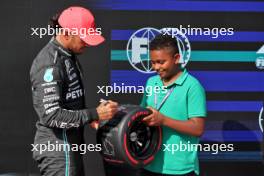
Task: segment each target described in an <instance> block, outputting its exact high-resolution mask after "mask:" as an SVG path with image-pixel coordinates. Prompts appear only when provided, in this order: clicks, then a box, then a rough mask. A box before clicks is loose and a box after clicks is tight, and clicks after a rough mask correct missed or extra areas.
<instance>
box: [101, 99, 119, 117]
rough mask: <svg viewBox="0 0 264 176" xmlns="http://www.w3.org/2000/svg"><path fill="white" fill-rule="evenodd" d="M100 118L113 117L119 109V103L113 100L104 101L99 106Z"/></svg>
mask: <svg viewBox="0 0 264 176" xmlns="http://www.w3.org/2000/svg"><path fill="white" fill-rule="evenodd" d="M96 110H97V113H98V116H99V120H108V119H111V118H112V117H113V116H114V115H115V113H116V112H117V111H118V103H116V102H113V101H111V100H108V101H105V102H102V103H101V104H100V105H99V106H98V107H97V108H96Z"/></svg>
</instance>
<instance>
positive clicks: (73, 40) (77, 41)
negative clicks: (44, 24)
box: [68, 35, 87, 54]
mask: <svg viewBox="0 0 264 176" xmlns="http://www.w3.org/2000/svg"><path fill="white" fill-rule="evenodd" d="M68 46H69V49H70V50H71V51H72V52H74V53H75V54H82V53H83V52H84V50H85V48H86V47H87V44H86V43H85V42H84V41H82V40H81V38H80V37H79V36H77V35H70V36H69V45H68Z"/></svg>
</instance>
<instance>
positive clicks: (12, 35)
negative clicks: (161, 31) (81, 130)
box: [0, 0, 263, 176]
mask: <svg viewBox="0 0 264 176" xmlns="http://www.w3.org/2000/svg"><path fill="white" fill-rule="evenodd" d="M93 4H94V2H92V1H88V0H86V1H84V0H79V1H73V0H71V1H69V0H63V1H54V0H53V1H52V0H45V1H40V0H38V1H37V0H35V1H33V0H24V1H21V0H13V1H11V0H10V1H7V0H4V1H1V2H0V21H1V29H0V31H1V39H2V40H1V42H0V53H1V64H0V97H1V101H0V110H1V111H0V174H3V173H10V172H17V173H24V174H25V175H30V174H32V173H38V169H37V167H36V164H35V163H34V161H33V160H32V154H31V145H30V144H32V143H33V138H34V134H35V122H36V120H37V116H36V114H35V112H34V110H33V107H32V99H31V87H30V81H29V70H30V66H31V63H32V61H33V59H34V57H35V56H36V55H37V53H38V51H39V50H40V49H41V48H42V47H43V46H44V45H45V44H46V43H47V42H48V41H49V39H50V37H49V36H45V37H44V38H42V39H40V38H39V37H38V36H31V32H32V31H31V27H46V26H47V23H48V19H49V18H50V17H51V16H52V15H53V14H55V13H56V12H58V11H60V10H62V9H64V8H66V7H68V6H70V5H82V6H84V7H87V8H90V9H92V11H93V13H94V15H95V17H96V22H97V27H101V28H102V30H103V31H102V32H103V35H104V36H105V37H106V42H105V43H104V44H102V45H100V46H98V47H93V48H88V49H87V52H86V53H85V54H83V55H82V56H80V57H79V59H80V62H81V64H82V66H83V70H84V75H85V78H84V79H85V80H84V83H85V87H86V100H87V106H89V107H95V106H97V105H98V101H99V99H100V98H101V97H102V95H98V94H97V93H96V92H97V91H98V89H97V87H96V86H97V85H108V84H109V82H110V81H109V80H110V70H111V61H110V57H109V56H110V51H111V47H112V43H111V38H110V32H111V29H112V24H113V23H115V24H117V23H118V18H117V17H116V15H117V14H116V13H111V11H104V10H96V9H93V8H92V6H93ZM112 15H113V16H112ZM150 17H151V15H150V14H148V16H147V18H150ZM187 18H188V17H187ZM111 20H115V21H111ZM130 20H131V22H133V21H134V20H135V19H134V20H133V19H130ZM152 21H155V20H154V19H152V20H149V24H144V25H145V26H147V25H150V24H151V22H152ZM120 25H121V24H120ZM155 25H157V24H155ZM121 26H122V25H121ZM134 28H135V29H137V28H139V26H136V25H135V26H134ZM103 98H104V97H103ZM114 98H115V100H119V101H121V102H122V101H123V102H125V101H127V100H128V99H129V98H128V99H126V98H124V97H119V98H120V99H118V97H114ZM130 99H131V102H132V103H136V102H138V101H139V100H140V97H138V96H137V97H136V98H130ZM85 139H86V143H93V144H95V131H94V130H92V129H90V128H89V127H87V129H86V130H85ZM256 145H259V144H256ZM256 148H259V146H257V147H256ZM84 159H85V165H86V173H87V174H86V175H97V176H103V175H104V172H103V163H102V159H101V157H100V155H99V154H98V153H96V152H87V154H86V155H85V158H84ZM114 169H116V168H114ZM126 169H127V173H132V172H133V170H130V169H128V168H126ZM262 169H263V164H262V163H261V162H242V161H241V162H238V161H236V162H230V161H229V162H225V161H221V162H220V161H215V162H214V161H210V162H209V161H208V162H206V161H203V162H201V170H202V175H205V176H207V175H208V176H217V175H219V176H220V175H230V176H231V175H240V176H242V175H245V176H251V175H254V176H260V175H262V174H261V172H262ZM110 170H111V169H110ZM127 173H122V172H120V175H127V176H128V174H127ZM132 175H133V174H132Z"/></svg>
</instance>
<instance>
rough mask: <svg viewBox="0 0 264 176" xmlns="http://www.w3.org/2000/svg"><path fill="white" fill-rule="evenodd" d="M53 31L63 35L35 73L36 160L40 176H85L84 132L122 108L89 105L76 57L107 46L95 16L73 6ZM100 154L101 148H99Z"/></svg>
mask: <svg viewBox="0 0 264 176" xmlns="http://www.w3.org/2000/svg"><path fill="white" fill-rule="evenodd" d="M52 26H53V27H54V28H60V29H63V30H60V33H58V34H56V36H55V37H53V38H52V40H51V41H50V42H49V43H48V44H47V45H46V46H45V47H44V48H43V49H42V50H41V51H40V52H39V54H38V55H37V57H36V58H35V60H34V61H33V64H32V67H31V70H30V79H31V84H32V96H33V104H34V108H35V110H36V112H37V114H38V116H39V120H38V122H37V124H36V126H37V132H36V135H35V142H34V148H33V150H32V151H33V158H34V159H35V160H36V161H37V163H38V167H39V169H40V172H41V175H44V176H82V175H84V172H83V161H82V156H81V154H80V148H78V147H80V146H81V145H83V144H84V141H83V127H84V126H85V125H86V124H88V123H92V122H96V121H98V120H107V119H110V118H112V117H113V116H114V114H115V113H116V112H117V107H118V104H117V103H116V102H113V101H110V100H109V101H107V103H105V102H104V103H102V104H100V105H99V106H98V107H97V108H91V109H87V108H86V106H85V97H84V94H85V91H84V87H83V83H82V71H81V66H80V64H79V62H78V60H77V58H76V55H77V54H81V53H83V52H84V49H85V47H86V46H88V45H89V46H96V45H98V44H100V43H102V42H103V41H104V38H103V37H102V36H101V35H100V33H99V32H98V31H97V30H96V29H95V23H94V17H93V15H92V13H91V12H90V11H89V10H87V9H85V8H82V7H70V8H68V9H66V10H64V11H63V12H62V13H61V14H59V15H57V16H55V17H54V18H53V19H52ZM83 31H85V32H83ZM73 145H74V146H73ZM74 147H75V148H74ZM44 149H45V150H44ZM97 150H100V147H99V146H96V147H95V151H97Z"/></svg>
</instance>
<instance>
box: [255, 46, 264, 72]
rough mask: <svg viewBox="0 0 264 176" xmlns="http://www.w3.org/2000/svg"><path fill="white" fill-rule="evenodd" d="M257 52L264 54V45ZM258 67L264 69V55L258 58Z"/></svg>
mask: <svg viewBox="0 0 264 176" xmlns="http://www.w3.org/2000/svg"><path fill="white" fill-rule="evenodd" d="M257 54H261V55H263V54H264V45H263V46H262V47H261V48H260V49H259V50H258V51H257ZM256 67H257V68H258V69H264V55H263V56H260V57H258V58H257V59H256Z"/></svg>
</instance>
